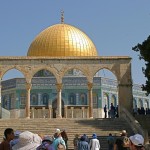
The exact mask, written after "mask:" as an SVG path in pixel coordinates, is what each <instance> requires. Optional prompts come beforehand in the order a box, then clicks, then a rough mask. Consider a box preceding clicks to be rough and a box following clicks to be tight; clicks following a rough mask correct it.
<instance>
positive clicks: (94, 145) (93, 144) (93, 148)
mask: <svg viewBox="0 0 150 150" xmlns="http://www.w3.org/2000/svg"><path fill="white" fill-rule="evenodd" d="M89 147H90V150H99V149H100V142H99V140H98V139H97V135H96V134H95V133H94V134H93V135H92V139H91V140H90V143H89Z"/></svg>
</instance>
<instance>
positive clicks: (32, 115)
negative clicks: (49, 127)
mask: <svg viewBox="0 0 150 150" xmlns="http://www.w3.org/2000/svg"><path fill="white" fill-rule="evenodd" d="M31 117H32V118H34V107H32V113H31Z"/></svg>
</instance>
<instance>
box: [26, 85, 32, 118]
mask: <svg viewBox="0 0 150 150" xmlns="http://www.w3.org/2000/svg"><path fill="white" fill-rule="evenodd" d="M31 87H32V84H31V83H26V90H27V100H26V118H30V91H31Z"/></svg>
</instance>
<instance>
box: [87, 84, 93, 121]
mask: <svg viewBox="0 0 150 150" xmlns="http://www.w3.org/2000/svg"><path fill="white" fill-rule="evenodd" d="M92 88H93V83H88V94H89V118H93V95H92Z"/></svg>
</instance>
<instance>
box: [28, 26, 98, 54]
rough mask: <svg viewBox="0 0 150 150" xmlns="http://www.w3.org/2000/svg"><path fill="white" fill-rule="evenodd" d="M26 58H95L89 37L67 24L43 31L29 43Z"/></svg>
mask: <svg viewBox="0 0 150 150" xmlns="http://www.w3.org/2000/svg"><path fill="white" fill-rule="evenodd" d="M27 55H28V56H52V57H53V56H97V55H98V54H97V50H96V47H95V45H94V44H93V42H92V41H91V40H90V39H89V37H88V36H87V35H86V34H85V33H83V32H82V31H80V30H79V29H77V28H75V27H73V26H71V25H68V24H56V25H53V26H50V27H48V28H46V29H45V30H43V31H42V32H41V33H40V34H39V35H38V36H37V37H36V38H35V39H34V40H33V42H32V43H31V45H30V47H29V50H28V54H27Z"/></svg>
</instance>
